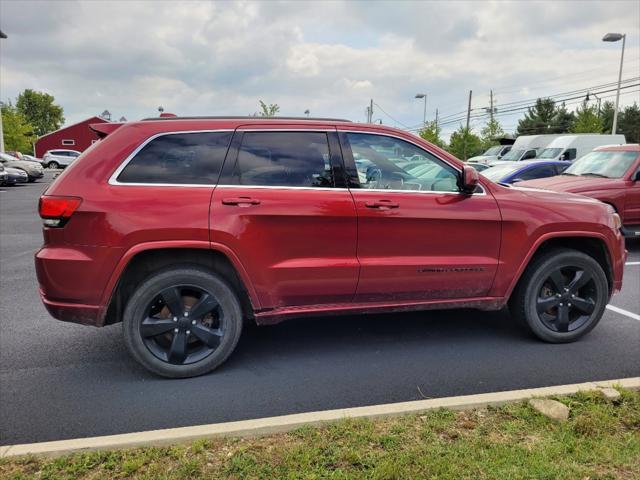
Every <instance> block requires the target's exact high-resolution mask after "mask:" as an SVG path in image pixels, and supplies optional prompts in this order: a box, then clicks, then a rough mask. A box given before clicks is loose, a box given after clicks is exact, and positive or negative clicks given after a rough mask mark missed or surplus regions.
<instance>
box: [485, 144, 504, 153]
mask: <svg viewBox="0 0 640 480" xmlns="http://www.w3.org/2000/svg"><path fill="white" fill-rule="evenodd" d="M501 149H502V146H501V145H496V146H495V147H491V148H490V149H489V150H487V151H486V152H484V153H483V155H498V154H499V153H500V150H501Z"/></svg>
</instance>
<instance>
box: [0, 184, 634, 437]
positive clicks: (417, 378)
mask: <svg viewBox="0 0 640 480" xmlns="http://www.w3.org/2000/svg"><path fill="white" fill-rule="evenodd" d="M50 178H51V173H50V172H47V177H46V179H47V180H48V179H50ZM45 186H46V181H40V182H38V183H35V184H25V185H23V186H16V187H8V188H0V262H1V267H0V269H1V270H0V281H1V288H0V444H1V445H8V444H16V443H28V442H38V441H47V440H59V439H67V438H76V437H85V436H96V435H107V434H114V433H124V432H132V431H141V430H151V429H158V428H169V427H178V426H187V425H196V424H203V423H215V422H224V421H231V420H242V419H249V418H258V417H265V416H273V415H283V414H288V413H297V412H305V411H313V410H325V409H332V408H341V407H353V406H362V405H372V404H379V403H389V402H399V401H407V400H417V399H421V398H425V397H430V398H433V397H443V396H450V395H462V394H471V393H482V392H490V391H497V390H511V389H518V388H529V387H541V386H549V385H558V384H565V383H575V382H584V381H589V380H605V379H613V378H623V377H631V376H638V375H640V320H638V319H637V317H636V318H633V315H627V314H624V313H620V312H618V311H614V310H607V311H606V313H605V316H604V318H603V319H602V321H601V323H600V325H599V326H598V327H597V328H596V329H595V330H594V331H593V332H592V333H591V334H590V335H588V336H587V337H585V338H584V339H582V340H581V341H579V342H577V343H573V344H568V345H549V344H545V343H541V342H539V341H537V340H535V339H534V338H532V337H530V336H529V335H528V334H526V333H525V332H523V331H522V330H521V329H520V328H519V327H518V326H516V325H514V323H513V322H511V320H510V318H509V316H508V315H507V314H506V313H505V312H477V311H472V310H461V311H446V312H422V313H411V314H406V313H403V314H394V315H369V316H353V317H336V318H324V319H323V318H316V319H309V320H299V321H290V322H288V323H283V324H280V325H275V326H272V327H262V328H252V329H248V330H247V331H245V333H244V335H243V337H242V339H241V340H240V343H239V345H238V348H237V350H236V352H235V353H234V354H233V355H232V357H231V358H230V359H229V360H228V361H227V363H226V364H225V365H224V366H223V367H221V368H220V369H219V370H217V371H216V372H214V373H212V374H210V375H206V376H204V377H199V378H193V379H186V380H166V379H161V378H158V377H156V376H154V375H152V374H150V373H148V372H147V371H145V370H144V369H143V368H142V367H139V366H138V365H137V364H136V363H135V362H134V361H133V360H131V359H130V358H129V356H128V354H127V352H126V351H125V348H124V345H123V343H122V341H121V332H120V326H119V325H113V326H109V327H106V328H103V329H96V328H91V327H84V326H80V325H74V324H66V323H62V322H58V321H55V320H53V319H52V318H51V317H50V316H49V315H48V314H47V312H46V311H45V309H44V307H43V306H42V304H41V303H40V299H39V298H38V286H37V282H36V278H35V272H34V268H33V253H34V252H35V250H36V249H37V248H38V247H39V246H40V244H41V240H42V236H41V233H40V228H41V222H40V219H39V218H38V216H37V212H36V209H37V198H38V195H39V194H40V193H41V192H42V190H43V189H44V188H45ZM627 248H628V250H629V259H628V262H629V264H628V265H627V266H626V268H625V285H624V290H623V292H622V293H620V294H619V295H617V296H616V297H614V298H613V300H612V302H611V303H612V305H613V306H615V307H618V308H622V309H624V310H625V311H628V312H631V313H632V314H635V315H638V314H640V293H639V292H640V239H635V240H629V241H627Z"/></svg>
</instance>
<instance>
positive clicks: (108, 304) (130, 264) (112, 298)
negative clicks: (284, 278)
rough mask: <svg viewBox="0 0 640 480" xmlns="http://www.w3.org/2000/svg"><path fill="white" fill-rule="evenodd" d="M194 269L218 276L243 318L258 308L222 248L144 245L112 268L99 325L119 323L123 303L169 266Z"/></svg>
mask: <svg viewBox="0 0 640 480" xmlns="http://www.w3.org/2000/svg"><path fill="white" fill-rule="evenodd" d="M189 264H191V265H198V266H200V267H203V266H204V267H206V268H208V269H210V270H211V271H212V272H215V273H216V274H218V275H220V276H221V277H222V278H223V279H224V280H225V281H226V282H227V283H228V284H229V285H230V286H231V288H233V290H234V291H235V292H236V294H237V295H238V299H239V300H240V304H241V306H242V310H243V315H244V317H245V318H250V319H253V318H254V312H255V311H256V310H258V309H259V308H260V304H259V301H258V298H257V296H256V293H255V290H254V289H253V286H252V285H251V283H250V280H249V277H248V275H247V272H246V271H245V270H244V267H243V266H242V264H241V263H240V261H239V259H238V258H237V256H235V255H234V254H233V252H231V251H230V250H228V249H227V248H226V247H224V246H223V245H210V244H209V243H208V242H189V243H186V244H183V243H170V244H164V243H161V244H146V245H138V246H136V247H134V248H132V249H130V250H129V251H128V252H127V253H126V254H125V255H124V256H123V257H122V259H121V261H120V263H119V264H118V266H117V267H116V269H115V271H114V273H113V275H112V277H111V279H110V282H109V285H108V286H107V288H106V289H105V294H104V296H103V301H102V302H101V303H102V305H103V310H102V312H101V314H100V319H101V324H102V325H110V324H113V323H118V322H120V321H121V318H122V313H123V311H124V308H125V306H126V303H127V300H128V299H129V298H130V296H131V294H132V293H133V291H134V290H135V286H136V285H138V284H139V283H140V282H141V281H143V280H144V279H145V278H147V277H148V276H150V275H152V274H153V273H154V272H157V271H159V270H162V269H164V268H166V267H169V266H171V265H189Z"/></svg>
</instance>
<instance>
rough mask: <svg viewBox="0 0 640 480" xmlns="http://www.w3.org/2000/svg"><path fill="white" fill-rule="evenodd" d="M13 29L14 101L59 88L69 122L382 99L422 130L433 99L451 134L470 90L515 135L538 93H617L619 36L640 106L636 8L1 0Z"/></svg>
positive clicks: (3, 49) (632, 95) (294, 109)
mask: <svg viewBox="0 0 640 480" xmlns="http://www.w3.org/2000/svg"><path fill="white" fill-rule="evenodd" d="M0 29H2V31H3V32H4V33H6V34H7V35H8V38H7V39H6V40H0V99H1V100H2V101H10V100H11V101H12V100H14V99H15V97H16V95H18V94H19V93H20V92H21V91H23V90H24V89H26V88H31V89H35V90H40V91H45V92H48V93H50V94H52V95H53V96H54V97H55V99H56V102H57V103H59V104H60V105H62V107H63V108H64V112H65V117H66V120H67V122H66V123H67V124H71V123H74V122H77V121H80V120H83V119H85V118H87V117H90V116H92V115H96V114H100V113H101V112H103V111H104V110H105V109H107V110H109V111H110V112H111V114H112V118H114V119H119V118H120V117H121V116H124V117H126V118H127V119H128V120H136V119H140V118H145V117H149V116H156V115H158V107H159V106H162V107H164V110H165V111H167V112H172V113H176V114H178V115H249V114H253V113H254V112H256V111H257V110H258V101H259V100H263V101H264V102H266V103H277V104H278V105H279V106H280V114H281V115H289V116H303V115H304V111H305V110H309V111H310V112H311V116H318V117H338V118H347V119H350V120H353V121H358V122H363V121H365V120H366V113H365V110H366V107H367V105H369V102H370V100H371V99H373V101H374V113H373V120H374V121H382V123H384V124H386V125H391V126H396V127H399V128H403V129H416V128H418V127H419V126H420V124H421V122H422V120H423V108H424V103H423V102H424V100H422V99H416V98H415V95H416V93H426V94H427V115H426V116H427V120H433V119H434V117H435V112H436V109H438V112H439V119H440V122H441V124H442V127H443V135H444V137H445V138H446V137H448V136H449V134H450V133H451V132H452V131H453V130H455V129H456V128H458V127H459V126H460V124H461V123H464V121H465V119H464V116H465V111H466V109H467V102H468V97H469V90H472V91H473V95H472V103H471V106H472V115H471V116H472V122H471V126H472V128H473V129H474V130H475V131H476V132H479V131H480V129H481V128H482V127H483V125H484V123H485V122H486V115H487V114H486V111H485V110H483V109H484V108H485V107H489V104H490V103H489V102H490V91H491V90H493V93H494V101H495V103H494V106H495V107H496V108H497V113H496V115H497V117H496V118H497V119H498V120H499V121H500V122H501V123H502V126H503V127H504V129H505V130H506V131H508V132H512V131H513V130H514V129H515V128H516V126H517V119H518V118H520V117H521V116H522V114H523V111H522V110H515V111H513V110H514V108H519V107H522V106H523V105H526V104H527V102H529V103H530V101H532V100H534V99H535V98H537V97H539V96H552V95H555V96H556V98H558V99H560V98H571V100H568V101H567V104H568V105H569V107H568V108H570V109H573V108H575V106H576V104H577V103H578V102H580V101H581V100H582V96H583V95H585V94H586V91H587V89H591V90H592V91H593V92H603V93H601V94H600V95H599V96H600V97H601V98H602V99H603V101H604V100H613V95H615V92H614V91H611V92H609V91H608V90H613V89H614V88H615V82H616V81H617V76H618V68H619V63H620V51H621V42H617V43H605V42H602V41H601V39H602V37H603V35H604V34H605V33H607V32H620V33H626V34H627V41H626V48H625V62H624V71H623V80H625V79H626V80H629V79H631V80H630V81H628V82H627V83H625V84H623V86H627V87H628V88H625V89H624V90H622V95H621V97H620V102H621V104H622V105H627V104H631V103H633V102H634V101H638V102H640V87H638V86H637V84H639V83H640V81H638V79H637V77H640V1H637V0H634V1H602V2H598V1H565V2H563V1H557V0H556V1H545V2H533V1H528V2H494V1H490V2H483V1H474V2H462V1H460V2H455V1H449V2H436V1H433V2H429V1H422V2H410V1H395V2H384V1H369V2H366V1H338V0H336V1H324V2H303V1H297V2H281V1H266V0H265V1H260V2H250V1H225V2H203V1H180V2H178V1H168V0H162V1H155V2H151V1H142V2H138V1H98V0H93V1H61V0H58V1H53V0H51V1H45V2H39V1H29V0H21V1H14V0H0ZM634 78H635V79H636V80H632V79H634ZM603 85H605V86H603ZM568 92H575V93H568ZM559 94H564V95H559ZM572 97H580V98H577V99H574V98H572ZM590 98H592V99H593V96H591V97H590ZM514 102H521V103H514ZM510 110H511V111H510Z"/></svg>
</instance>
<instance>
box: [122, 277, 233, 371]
mask: <svg viewBox="0 0 640 480" xmlns="http://www.w3.org/2000/svg"><path fill="white" fill-rule="evenodd" d="M241 331H242V310H241V308H240V303H239V302H238V299H237V297H236V295H235V293H234V292H233V290H232V289H231V288H230V287H229V286H228V285H227V284H226V283H225V282H224V281H223V280H222V279H220V278H219V277H217V276H216V275H214V274H212V273H210V272H209V271H207V270H204V269H201V268H198V267H195V266H194V267H191V266H184V267H173V268H170V269H167V270H163V271H161V272H159V273H157V274H155V275H153V276H152V277H150V278H148V279H147V280H146V281H144V282H143V283H142V284H141V285H140V286H139V287H138V288H137V289H136V291H135V293H134V294H133V295H132V297H131V299H130V300H129V302H128V303H127V306H126V308H125V312H124V316H123V333H124V340H125V343H126V345H127V348H128V349H129V351H130V353H131V355H132V356H133V357H134V358H135V359H136V360H137V361H138V362H140V363H141V364H142V365H143V366H144V367H146V368H147V369H149V370H151V371H152V372H154V373H156V374H158V375H161V376H164V377H170V378H184V377H193V376H197V375H202V374H205V373H207V372H210V371H211V370H213V369H215V368H217V367H218V366H219V365H220V364H222V363H223V362H224V361H225V360H226V359H227V357H228V356H229V355H230V354H231V352H232V351H233V350H234V349H235V347H236V345H237V343H238V340H239V338H240V333H241Z"/></svg>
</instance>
